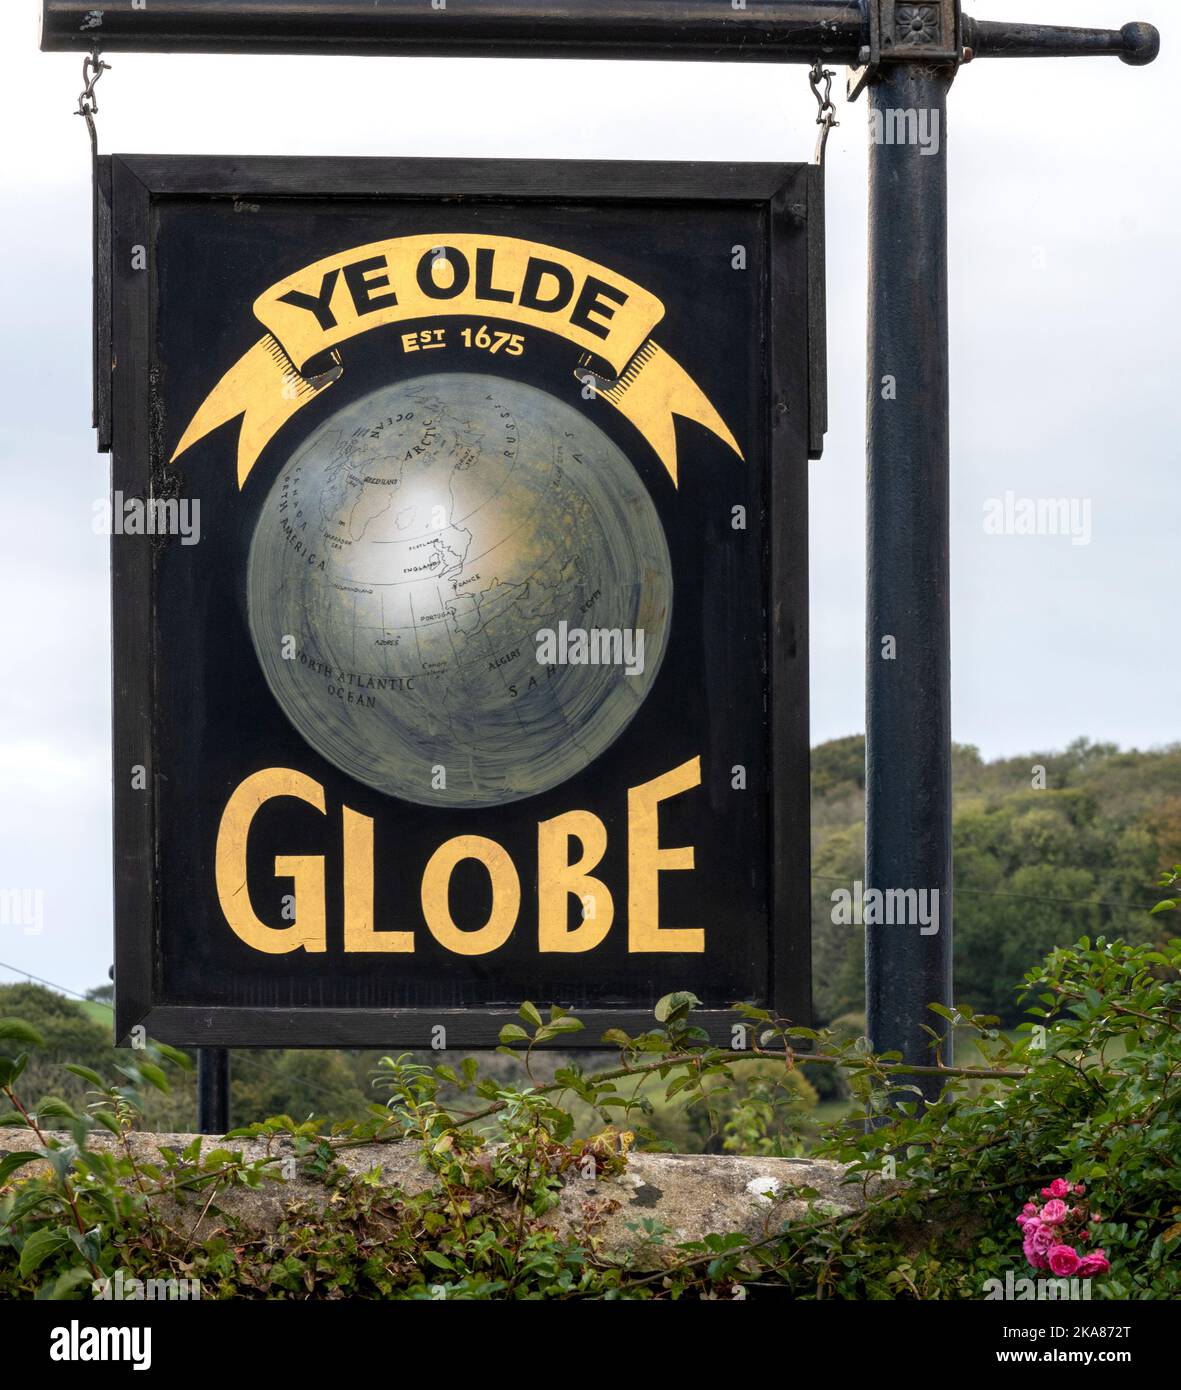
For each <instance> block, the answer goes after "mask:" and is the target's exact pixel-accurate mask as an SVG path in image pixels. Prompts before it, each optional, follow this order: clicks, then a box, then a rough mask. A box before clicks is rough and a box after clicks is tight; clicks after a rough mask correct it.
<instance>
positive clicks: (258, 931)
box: [214, 767, 328, 956]
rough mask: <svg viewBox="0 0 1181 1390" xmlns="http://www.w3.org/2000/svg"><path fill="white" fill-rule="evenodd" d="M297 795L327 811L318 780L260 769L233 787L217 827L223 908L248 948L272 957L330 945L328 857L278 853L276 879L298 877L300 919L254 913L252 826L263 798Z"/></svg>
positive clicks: (218, 880) (217, 877) (216, 864)
mask: <svg viewBox="0 0 1181 1390" xmlns="http://www.w3.org/2000/svg"><path fill="white" fill-rule="evenodd" d="M278 796H294V797H297V798H298V799H299V800H300V801H306V802H307V804H308V805H309V806H314V807H315V809H316V810H317V811H319V812H320V814H321V815H323V814H324V788H323V787H322V786H321V785H320V784H319V782H315V781H313V780H312V779H311V778H310V777H306V776H304V774H303V773H302V772H292V771H291V769H290V768H285V767H269V768H266V769H265V770H264V771H262V772H256V773H254V774H253V776H251V777H247V779H246V780H245V781H244V782H243V783H242V784H241V785H240V786H239V787H238V788H237V789H236V790H235V791H234V794H233V796H231V797H230V799H229V801H228V802H227V803H226V808H225V810H224V811H223V812H222V817H221V824H220V826H219V827H218V831H217V849H216V852H215V857H214V877H215V880H216V883H217V898H218V902H220V903H221V910H222V912H223V913H224V914H225V919H226V921H227V922H228V923H229V925H230V928H231V929H232V930H233V932H234V934H235V935H236V936H238V937H239V938H241V940H243V941H244V942H245V943H246V944H247V946H251V947H253V948H254V950H256V951H262V952H264V953H265V954H267V955H271V956H279V955H285V954H286V953H287V952H289V951H298V950H299V949H300V948H301V947H302V948H303V950H305V951H309V952H318V951H324V950H327V948H328V943H327V932H326V926H325V917H326V912H327V909H326V907H325V901H324V857H323V855H278V856H276V858H275V877H276V878H291V879H294V880H295V921H294V922H292V924H291V925H290V926H289V927H268V926H267V924H266V923H265V922H263V921H260V920H259V918H258V917H257V916H256V915H255V912H254V908H253V906H252V904H251V902H250V889H249V887H248V886H247V883H246V844H247V840H248V839H249V836H250V827H251V824H252V823H253V821H254V817H255V815H256V814H257V812H258V810H259V808H260V807H261V806H262V805H263V803H264V802H267V801H271V800H273V799H274V798H275V797H278Z"/></svg>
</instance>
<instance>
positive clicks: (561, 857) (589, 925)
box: [537, 811, 615, 952]
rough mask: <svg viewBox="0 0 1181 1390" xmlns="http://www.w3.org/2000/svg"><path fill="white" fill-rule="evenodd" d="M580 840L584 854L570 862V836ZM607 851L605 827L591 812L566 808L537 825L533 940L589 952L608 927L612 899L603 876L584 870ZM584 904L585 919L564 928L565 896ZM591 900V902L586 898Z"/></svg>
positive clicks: (555, 947) (612, 912) (547, 948)
mask: <svg viewBox="0 0 1181 1390" xmlns="http://www.w3.org/2000/svg"><path fill="white" fill-rule="evenodd" d="M571 836H577V837H578V839H579V841H580V842H581V844H582V851H583V852H582V858H581V859H580V860H579V861H578V863H577V864H571V863H570V862H569V858H568V856H569V852H570V838H571ZM606 850H607V827H606V826H605V825H604V824H603V822H602V821H601V820H600V819H599V818H598V816H596V815H593V814H592V813H591V812H590V811H568V812H567V813H566V814H565V815H564V816H557V817H555V818H554V819H553V820H545V821H542V822H541V824H540V825H539V826H538V827H537V944H538V949H539V950H541V951H569V952H575V951H593V950H594V948H595V947H596V946H598V945H600V944H601V942H602V940H603V938H604V937H605V936H606V935H607V933H608V931H610V929H611V923H612V921H613V920H614V917H615V904H614V902H612V900H611V892H610V890H609V889H608V887H607V885H606V884H605V883H603V882H602V880H601V879H597V878H591V877H590V875H589V874H588V873H587V870H588V869H593V868H594V867H595V865H596V864H597V863H598V862H599V860H600V859H602V857H603V855H604V854H605V853H606ZM571 895H573V896H574V897H576V898H578V899H579V900H580V901H581V902H582V904H583V920H582V922H581V923H580V924H579V925H578V926H576V927H575V928H574V930H573V931H570V930H568V929H567V920H568V919H567V913H568V911H569V903H568V902H567V898H568V897H570V896H571ZM588 899H589V900H590V902H589V904H588V901H587V900H588Z"/></svg>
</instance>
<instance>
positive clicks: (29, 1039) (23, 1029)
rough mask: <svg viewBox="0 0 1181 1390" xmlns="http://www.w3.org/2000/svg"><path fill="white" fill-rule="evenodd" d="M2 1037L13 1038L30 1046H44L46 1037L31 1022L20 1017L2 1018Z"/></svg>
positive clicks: (0, 1020)
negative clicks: (26, 1021)
mask: <svg viewBox="0 0 1181 1390" xmlns="http://www.w3.org/2000/svg"><path fill="white" fill-rule="evenodd" d="M0 1038H5V1039H7V1038H13V1039H15V1040H16V1041H17V1042H19V1043H25V1044H27V1045H28V1046H29V1047H44V1046H45V1039H44V1038H43V1037H42V1036H41V1034H40V1033H38V1032H37V1030H36V1028H34V1027H33V1025H32V1024H31V1023H25V1022H24V1020H23V1019H19V1018H0Z"/></svg>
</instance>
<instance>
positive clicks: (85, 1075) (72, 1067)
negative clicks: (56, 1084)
mask: <svg viewBox="0 0 1181 1390" xmlns="http://www.w3.org/2000/svg"><path fill="white" fill-rule="evenodd" d="M65 1069H66V1071H70V1072H73V1073H74V1075H75V1076H80V1077H81V1078H82V1080H83V1081H89V1082H90V1084H91V1085H92V1086H101V1087H102V1088H103V1090H106V1086H107V1083H106V1082H105V1081H104V1080H103V1079H102V1077H101V1076H100V1075H99V1074H98V1072H96V1071H95V1070H94V1069H93V1068H91V1067H80V1066H78V1065H77V1064H76V1063H75V1062H67V1063H66V1064H65Z"/></svg>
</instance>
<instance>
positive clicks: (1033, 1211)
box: [1021, 1202, 1037, 1216]
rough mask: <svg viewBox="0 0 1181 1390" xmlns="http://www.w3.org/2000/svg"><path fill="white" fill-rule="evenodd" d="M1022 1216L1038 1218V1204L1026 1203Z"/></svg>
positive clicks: (1022, 1209)
mask: <svg viewBox="0 0 1181 1390" xmlns="http://www.w3.org/2000/svg"><path fill="white" fill-rule="evenodd" d="M1021 1215H1022V1216H1036V1215H1037V1203H1036V1202H1026V1204H1025V1205H1024V1206H1023V1207H1022V1208H1021Z"/></svg>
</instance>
